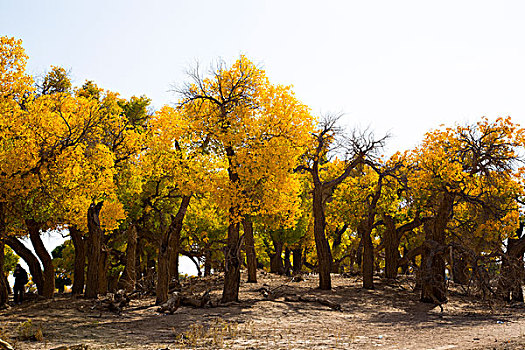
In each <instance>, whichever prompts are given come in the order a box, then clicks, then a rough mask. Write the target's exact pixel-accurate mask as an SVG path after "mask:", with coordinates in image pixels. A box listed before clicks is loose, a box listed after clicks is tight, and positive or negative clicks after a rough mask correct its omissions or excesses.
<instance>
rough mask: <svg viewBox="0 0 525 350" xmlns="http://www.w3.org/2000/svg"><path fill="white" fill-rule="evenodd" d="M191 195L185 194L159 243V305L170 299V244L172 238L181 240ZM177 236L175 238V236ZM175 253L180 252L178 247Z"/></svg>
mask: <svg viewBox="0 0 525 350" xmlns="http://www.w3.org/2000/svg"><path fill="white" fill-rule="evenodd" d="M190 199H191V195H189V196H183V197H182V200H181V203H180V206H179V210H178V211H177V214H176V215H172V216H171V224H170V226H169V227H168V229H167V230H166V231H165V232H164V234H163V235H162V238H161V240H160V244H159V257H158V264H157V288H156V296H157V298H156V301H155V303H156V304H157V305H160V304H163V303H165V302H166V301H167V300H168V290H169V282H170V271H169V259H170V244H172V240H173V239H176V238H177V237H178V241H179V242H180V232H181V231H182V224H183V221H184V216H185V215H186V211H187V209H188V206H189V204H190ZM174 237H175V238H174ZM173 254H179V251H178V248H177V251H176V252H173Z"/></svg>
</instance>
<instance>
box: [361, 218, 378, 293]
mask: <svg viewBox="0 0 525 350" xmlns="http://www.w3.org/2000/svg"><path fill="white" fill-rule="evenodd" d="M358 231H359V235H360V236H361V241H362V242H363V263H362V265H361V266H362V273H363V288H364V289H374V246H373V244H372V237H371V233H372V232H371V231H372V229H371V228H370V227H369V226H368V225H367V224H366V223H364V222H362V223H361V224H359V226H358Z"/></svg>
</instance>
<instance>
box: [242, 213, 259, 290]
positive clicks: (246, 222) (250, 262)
mask: <svg viewBox="0 0 525 350" xmlns="http://www.w3.org/2000/svg"><path fill="white" fill-rule="evenodd" d="M242 226H243V229H244V249H245V251H246V265H247V266H248V281H247V282H248V283H257V256H256V255H255V239H254V237H253V223H252V220H251V219H250V218H244V219H243V221H242Z"/></svg>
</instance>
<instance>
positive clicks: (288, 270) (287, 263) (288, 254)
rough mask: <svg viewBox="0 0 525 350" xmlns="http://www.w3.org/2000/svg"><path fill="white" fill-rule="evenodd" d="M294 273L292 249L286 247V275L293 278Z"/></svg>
mask: <svg viewBox="0 0 525 350" xmlns="http://www.w3.org/2000/svg"><path fill="white" fill-rule="evenodd" d="M291 271H292V262H291V261H290V248H288V247H286V248H285V249H284V274H285V275H286V276H291V274H292V273H291Z"/></svg>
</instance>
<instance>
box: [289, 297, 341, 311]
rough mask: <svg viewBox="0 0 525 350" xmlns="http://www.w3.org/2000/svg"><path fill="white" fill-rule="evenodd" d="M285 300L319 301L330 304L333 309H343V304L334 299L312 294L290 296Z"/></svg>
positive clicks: (325, 304)
mask: <svg viewBox="0 0 525 350" xmlns="http://www.w3.org/2000/svg"><path fill="white" fill-rule="evenodd" d="M284 301H289V302H306V303H319V304H321V305H324V306H328V307H329V308H330V309H332V310H336V311H341V310H342V306H341V304H338V303H335V302H333V301H330V300H327V299H323V298H318V297H312V296H288V297H286V298H284Z"/></svg>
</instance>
